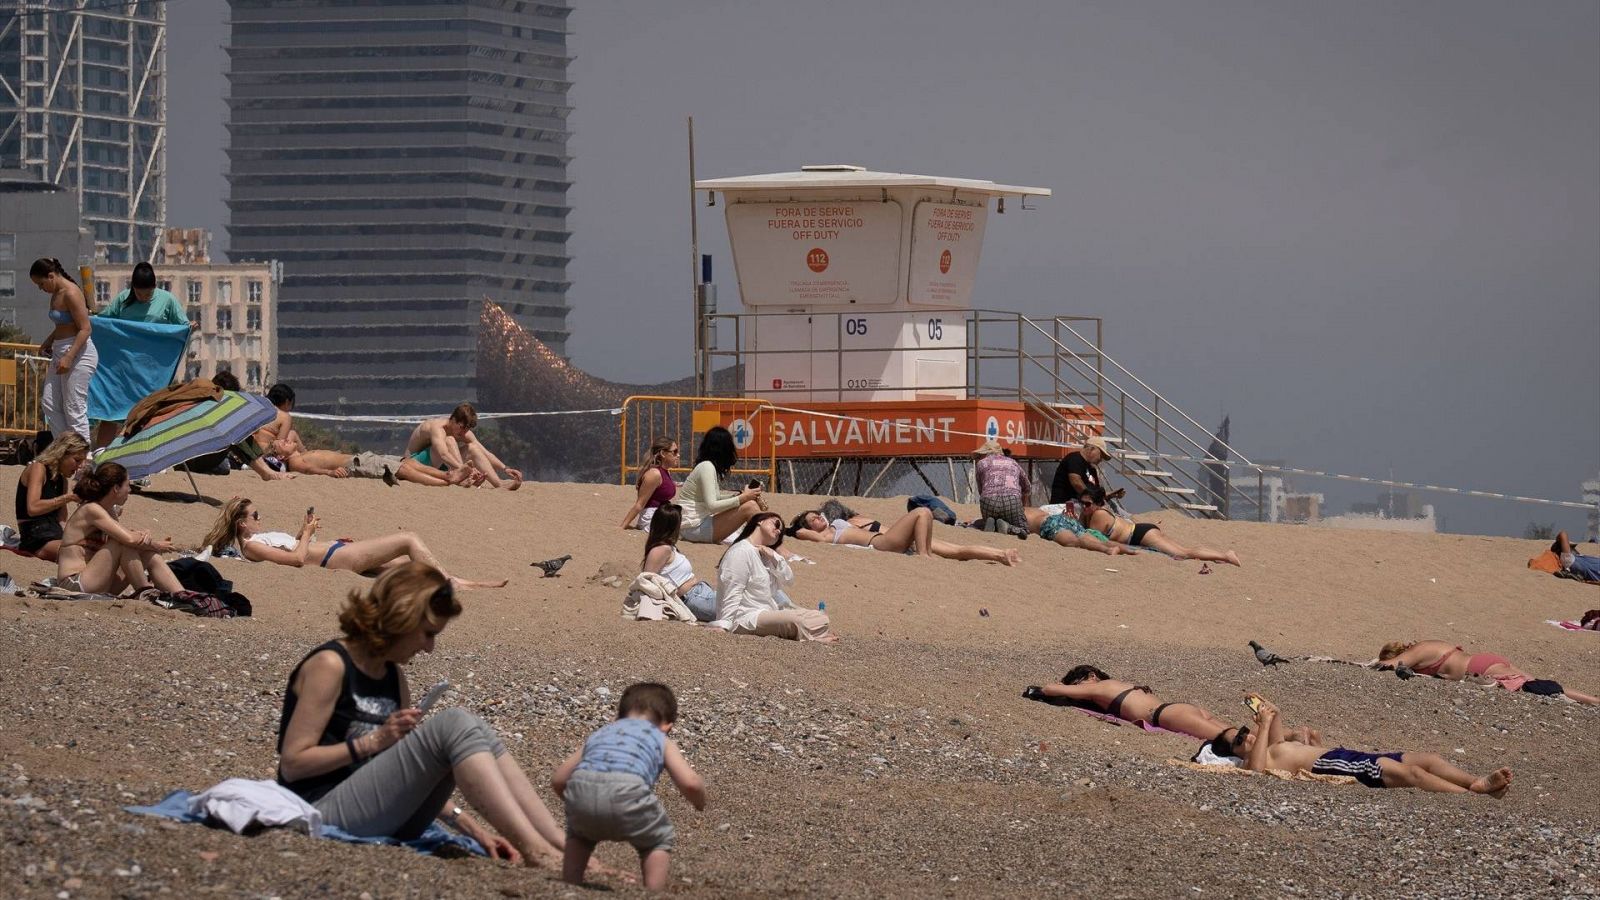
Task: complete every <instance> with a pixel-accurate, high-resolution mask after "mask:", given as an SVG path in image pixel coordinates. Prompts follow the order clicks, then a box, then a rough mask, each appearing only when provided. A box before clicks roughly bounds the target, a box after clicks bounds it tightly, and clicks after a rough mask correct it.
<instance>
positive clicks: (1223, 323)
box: [168, 0, 1600, 533]
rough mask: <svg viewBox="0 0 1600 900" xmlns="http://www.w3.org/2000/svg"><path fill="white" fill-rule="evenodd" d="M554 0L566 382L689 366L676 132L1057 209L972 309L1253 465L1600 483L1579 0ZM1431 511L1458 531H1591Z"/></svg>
mask: <svg viewBox="0 0 1600 900" xmlns="http://www.w3.org/2000/svg"><path fill="white" fill-rule="evenodd" d="M576 6H577V11H576V12H575V13H574V14H573V16H572V19H571V24H572V30H573V36H572V38H571V41H570V49H571V52H572V53H573V54H574V55H575V56H576V57H577V61H576V63H574V65H573V66H572V69H571V75H572V78H573V80H574V82H575V86H574V88H573V91H572V96H571V101H572V103H573V105H575V106H576V111H575V112H574V113H573V115H572V118H571V120H570V123H569V124H570V126H571V128H572V129H573V131H574V132H575V136H574V138H573V140H572V143H571V150H572V153H573V155H574V156H575V157H576V161H575V163H574V164H573V167H572V175H573V176H574V178H575V180H576V186H575V187H574V189H573V190H572V193H571V203H572V205H573V207H574V208H575V212H574V214H573V216H572V219H571V224H572V227H573V229H574V237H573V240H572V242H571V244H570V249H571V251H572V254H573V256H574V257H575V259H574V262H573V263H572V266H571V269H570V275H571V278H572V280H573V281H574V287H573V289H572V292H571V294H570V295H569V297H570V301H571V303H572V306H573V313H572V317H571V319H570V322H571V327H572V330H573V337H572V340H571V342H570V344H569V346H568V349H569V351H570V353H571V354H572V357H573V359H574V361H575V362H576V363H577V364H578V365H579V366H580V367H582V368H584V369H586V370H588V371H590V372H593V373H595V374H597V375H601V376H604V377H607V378H613V379H617V380H623V381H658V380H664V379H667V378H671V377H678V376H681V375H684V374H687V373H688V372H689V370H690V349H689V348H690V324H689V300H688V279H689V271H690V259H689V228H688V202H689V201H688V188H687V184H686V179H687V172H686V162H685V160H686V150H685V140H684V117H685V116H688V115H693V116H694V117H695V123H696V132H697V133H696V138H697V144H698V156H699V160H698V165H699V174H700V177H702V178H706V177H722V176H728V175H740V174H752V173H758V172H775V171H784V170H791V169H795V168H798V167H799V166H801V165H804V164H809V163H822V162H846V163H854V164H859V165H864V166H866V167H868V168H872V169H881V170H889V171H902V172H921V173H926V174H939V175H952V176H961V177H973V178H988V179H993V180H996V181H1003V182H1009V183H1014V184H1029V185H1038V186H1042V187H1049V188H1052V189H1053V190H1054V191H1055V196H1054V197H1053V198H1051V199H1048V200H1043V201H1040V202H1039V203H1038V204H1037V205H1038V207H1039V208H1038V210H1037V211H1030V212H1020V213H1014V212H1013V211H1009V210H1008V212H1007V214H1006V215H1005V216H1001V217H993V218H991V220H990V223H989V227H988V236H987V241H986V245H985V248H984V254H983V262H982V268H981V271H980V272H979V275H978V284H977V289H976V291H975V295H974V299H975V302H977V303H979V304H980V305H983V306H985V307H993V308H1004V309H1015V310H1018V311H1022V312H1025V313H1031V314H1041V315H1055V314H1088V315H1099V316H1102V317H1104V319H1105V327H1106V350H1107V352H1108V353H1109V354H1111V355H1112V356H1114V357H1116V358H1117V359H1118V360H1120V361H1121V362H1122V363H1123V364H1124V365H1127V366H1128V367H1129V368H1130V369H1132V370H1133V371H1135V372H1137V373H1139V374H1140V376H1141V377H1143V378H1144V379H1145V380H1146V381H1148V382H1149V383H1150V384H1152V385H1154V386H1155V387H1157V388H1158V389H1159V390H1161V391H1162V392H1163V393H1164V394H1165V395H1166V396H1168V397H1169V398H1170V399H1171V400H1173V401H1174V402H1176V403H1178V404H1179V405H1180V406H1182V407H1183V408H1184V409H1185V410H1187V411H1188V412H1190V413H1191V414H1192V415H1194V416H1195V417H1196V418H1198V419H1200V420H1201V421H1203V422H1206V423H1208V424H1210V423H1211V422H1213V421H1215V420H1217V419H1220V418H1221V415H1222V413H1223V412H1227V413H1229V414H1231V415H1232V417H1233V426H1234V432H1233V435H1234V443H1235V445H1236V446H1238V447H1239V448H1240V449H1242V450H1243V451H1244V452H1245V453H1247V454H1249V455H1251V456H1253V457H1256V458H1268V457H1279V458H1285V459H1287V460H1288V461H1289V464H1291V465H1295V466H1303V467H1306V468H1315V469H1329V470H1335V471H1342V472H1352V473H1357V474H1368V475H1387V474H1388V473H1389V472H1390V471H1392V472H1393V473H1394V475H1395V477H1397V478H1399V479H1401V480H1409V481H1419V482H1430V483H1436V484H1447V485H1455V486H1460V487H1469V488H1481V489H1489V490H1498V491H1507V492H1513V493H1524V494H1531V495H1535V496H1543V497H1550V498H1555V499H1569V500H1575V499H1577V493H1578V483H1579V482H1580V481H1581V480H1582V479H1584V478H1593V477H1595V476H1596V474H1597V472H1600V4H1596V3H1595V2H1593V0H1576V2H1561V0H1540V2H1538V3H1533V4H1520V3H1511V2H1496V3H1476V2H1464V0H1448V2H1405V3H1394V2H1392V0H1385V2H1349V0H1344V2H1339V3H1309V2H1302V3H1284V2H1275V0H1274V2H1216V0H1211V2H1159V3H1158V2H1118V3H1067V2H1034V3H1012V2H989V3H982V4H975V3H971V2H969V0H964V2H934V0H923V2H910V0H903V2H898V3H861V2H828V0H811V2H807V3H798V4H797V3H793V2H758V0H731V2H688V0H673V2H670V3H667V2H626V3H624V2H598V0H587V2H585V0H578V2H577V4H576ZM224 13H225V9H224V6H223V4H222V3H218V2H212V0H172V2H171V3H170V6H169V13H168V15H169V29H170V35H169V40H170V45H171V46H172V47H173V48H174V50H173V52H172V53H171V55H170V61H169V69H170V76H171V81H170V85H171V86H170V92H169V94H170V100H169V128H170V134H171V146H172V149H171V151H170V156H169V161H168V165H169V173H170V175H169V178H170V186H169V198H170V199H169V203H170V213H169V218H170V220H171V221H172V223H173V224H175V225H180V224H181V225H189V224H198V225H203V226H206V227H209V228H211V229H212V230H213V231H214V232H216V233H217V236H218V239H219V240H223V239H224V238H223V232H222V223H223V221H224V218H225V216H226V210H225V207H224V206H223V204H222V199H223V196H224V194H225V184H224V182H223V180H222V178H221V172H222V170H223V168H224V166H225V158H224V157H223V155H222V152H221V148H222V144H223V142H224V141H225V132H224V130H223V128H222V124H223V123H222V120H223V117H224V115H225V111H224V109H223V106H222V103H221V96H222V91H223V89H224V85H225V82H223V81H222V79H221V77H220V75H221V70H222V67H223V66H224V65H225V59H226V58H225V55H224V54H223V53H221V52H220V49H219V47H218V45H219V44H221V43H222V42H223V41H224V40H225V39H226V31H225V26H224V25H223V24H222V20H223V18H224ZM702 212H703V213H710V215H702V217H701V240H702V249H705V250H707V251H708V252H712V253H714V254H716V256H717V264H718V280H719V282H720V283H721V289H722V298H723V306H724V308H729V307H731V306H732V305H733V303H734V301H735V298H736V296H737V287H736V285H735V284H734V282H733V278H732V265H731V262H732V261H731V259H730V258H729V256H728V254H727V245H726V235H725V231H724V226H723V221H722V216H721V207H720V206H719V207H718V208H717V209H715V210H702ZM1297 486H1299V487H1301V488H1302V489H1310V490H1323V491H1325V492H1327V493H1328V494H1329V495H1330V499H1331V500H1336V501H1337V503H1336V504H1335V505H1336V508H1339V509H1342V508H1343V506H1344V504H1345V503H1346V502H1348V501H1349V500H1352V499H1371V498H1372V496H1373V494H1374V493H1375V491H1373V490H1371V489H1366V488H1358V489H1351V488H1347V487H1342V486H1339V485H1336V484H1331V483H1327V482H1312V481H1309V480H1300V481H1299V482H1298V484H1297ZM1433 502H1434V503H1435V504H1436V505H1437V506H1438V507H1439V509H1440V511H1441V512H1442V513H1443V514H1444V515H1445V516H1446V518H1447V519H1448V524H1449V525H1450V527H1451V529H1452V530H1464V531H1486V532H1501V533H1507V532H1511V533H1515V532H1520V531H1521V530H1522V527H1523V525H1524V524H1525V523H1527V522H1528V521H1530V520H1538V521H1541V522H1545V521H1555V522H1558V523H1559V524H1560V525H1562V526H1563V527H1567V528H1569V529H1574V530H1576V529H1579V528H1581V527H1582V525H1581V523H1582V513H1581V512H1576V511H1566V510H1554V509H1549V508H1538V507H1530V506H1522V505H1513V504H1504V503H1490V502H1487V501H1472V500H1466V499H1462V498H1452V497H1436V498H1435V499H1434V500H1433Z"/></svg>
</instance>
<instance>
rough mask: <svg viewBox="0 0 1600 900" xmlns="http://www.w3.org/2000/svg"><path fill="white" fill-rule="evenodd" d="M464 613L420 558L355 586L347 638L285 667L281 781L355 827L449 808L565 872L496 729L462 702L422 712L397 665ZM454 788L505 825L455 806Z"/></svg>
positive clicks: (517, 857) (399, 831) (411, 820)
mask: <svg viewBox="0 0 1600 900" xmlns="http://www.w3.org/2000/svg"><path fill="white" fill-rule="evenodd" d="M460 614H461V604H460V602H459V601H458V600H457V599H456V597H455V594H454V592H453V591H452V588H451V580H450V579H449V578H448V577H447V576H446V575H445V574H444V573H443V572H440V571H439V570H438V569H435V568H433V567H432V566H429V565H426V564H424V563H421V562H416V561H413V562H406V563H401V564H399V565H395V566H392V567H390V568H389V569H388V570H387V571H385V572H384V573H383V574H382V575H379V576H378V579H377V581H375V582H373V583H372V584H371V585H369V586H368V587H367V588H366V589H365V590H361V591H352V592H351V593H350V596H349V597H348V598H347V599H346V600H345V604H344V608H343V609H342V610H340V612H339V630H340V631H342V632H343V633H344V634H343V637H340V638H336V639H334V640H331V641H328V642H327V643H324V644H322V645H320V646H318V647H317V648H316V649H314V650H312V651H311V652H310V653H309V654H307V655H306V656H305V658H304V659H302V660H301V661H300V663H299V664H298V665H296V666H295V667H294V670H293V671H292V672H290V673H289V687H288V690H287V691H285V692H284V696H283V715H282V718H280V719H279V722H278V783H279V784H282V785H283V786H285V787H287V788H289V789H290V790H292V791H294V792H295V793H296V794H299V795H300V796H301V797H302V798H304V799H305V801H306V802H307V803H310V804H312V805H313V806H315V807H316V808H317V811H318V812H320V813H322V818H323V821H325V822H327V823H328V824H330V825H336V826H338V827H339V828H342V829H344V830H345V831H348V832H350V833H352V834H356V835H360V836H362V837H393V838H398V839H400V840H408V839H411V838H415V837H417V836H419V835H421V834H422V832H423V831H425V830H427V828H428V826H429V825H431V824H433V822H434V820H435V819H441V818H442V819H444V820H445V821H447V822H450V824H452V825H454V826H455V827H456V828H457V829H459V830H460V831H461V832H462V833H463V834H465V835H467V836H468V837H471V838H474V839H476V840H477V841H478V842H479V843H480V844H482V845H483V846H484V848H485V849H486V850H488V851H489V854H490V856H492V857H497V858H503V859H510V860H511V861H513V862H518V861H521V862H525V863H526V864H527V865H529V866H540V865H547V866H549V867H550V868H552V869H555V870H558V871H559V870H560V868H561V851H562V848H563V846H564V845H565V844H566V838H565V836H564V835H563V834H562V831H561V828H560V827H559V826H558V825H556V821H555V818H554V817H553V816H551V815H550V811H549V809H547V808H546V807H545V805H544V801H542V800H540V799H539V794H538V792H537V791H536V790H534V787H533V785H532V784H530V783H529V781H528V777H527V775H525V774H524V773H523V771H522V769H521V768H520V767H519V766H518V765H517V763H516V760H514V759H513V758H512V757H511V754H510V753H508V752H506V746H505V743H504V742H503V741H502V740H501V739H500V737H499V736H498V735H496V734H495V733H494V730H493V729H491V728H490V727H489V726H488V725H487V724H485V723H484V721H483V720H482V719H480V718H478V717H477V716H475V715H473V714H472V713H470V712H467V711H466V710H465V709H463V708H461V707H451V708H449V709H441V710H439V711H437V712H435V713H433V714H432V715H429V716H427V718H423V716H424V713H423V711H422V710H419V709H417V708H416V707H415V706H413V705H412V699H413V698H412V694H411V688H410V685H409V684H407V682H406V676H405V673H404V672H403V671H401V668H400V667H401V666H403V665H405V664H406V663H408V662H410V661H411V659H412V657H414V656H416V655H417V653H419V652H422V653H432V652H433V647H434V640H435V639H436V638H437V637H438V636H439V633H440V632H442V631H444V629H445V626H447V625H448V624H449V623H450V621H451V620H452V619H454V618H455V617H456V616H458V615H460ZM457 787H459V788H460V789H461V793H462V795H463V796H465V797H466V799H467V802H468V803H469V804H471V805H472V807H473V808H474V809H476V810H477V811H478V812H479V813H480V814H482V815H483V817H484V818H486V819H488V820H489V823H490V824H491V825H493V826H494V828H495V831H498V832H499V834H496V833H495V831H490V830H489V829H488V828H486V827H484V826H483V825H481V824H479V823H478V822H477V821H476V820H475V819H473V818H472V817H471V816H468V815H465V814H463V813H461V811H460V810H459V809H455V810H453V811H452V809H451V807H450V803H449V801H450V795H451V794H452V793H453V792H454V791H455V789H456V788H457ZM502 835H503V836H502Z"/></svg>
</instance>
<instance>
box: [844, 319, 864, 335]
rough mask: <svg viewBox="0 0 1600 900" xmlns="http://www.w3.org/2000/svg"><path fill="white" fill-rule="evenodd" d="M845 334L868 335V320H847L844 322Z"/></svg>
mask: <svg viewBox="0 0 1600 900" xmlns="http://www.w3.org/2000/svg"><path fill="white" fill-rule="evenodd" d="M844 333H845V334H866V333H867V320H866V319H845V320H844Z"/></svg>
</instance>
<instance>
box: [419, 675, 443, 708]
mask: <svg viewBox="0 0 1600 900" xmlns="http://www.w3.org/2000/svg"><path fill="white" fill-rule="evenodd" d="M448 690H450V679H448V678H441V679H439V683H438V684H436V685H434V686H433V687H431V688H428V692H427V693H426V694H423V695H422V699H421V700H419V701H417V709H418V710H420V711H421V712H427V711H428V708H429V707H431V706H433V705H434V704H435V703H438V702H439V698H440V697H443V696H444V692H445V691H448Z"/></svg>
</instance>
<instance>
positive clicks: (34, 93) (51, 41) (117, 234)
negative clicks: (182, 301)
mask: <svg viewBox="0 0 1600 900" xmlns="http://www.w3.org/2000/svg"><path fill="white" fill-rule="evenodd" d="M166 42H167V27H166V4H165V2H163V0H120V2H117V0H0V169H22V170H25V171H28V172H32V173H34V174H36V175H38V176H39V177H41V178H43V179H44V180H46V181H48V182H50V183H53V184H58V185H60V186H62V187H63V188H66V189H67V190H70V191H73V192H74V193H75V194H76V195H77V197H78V209H79V212H80V215H81V216H82V221H83V223H84V224H85V225H86V226H88V227H89V228H91V229H92V230H93V231H94V239H95V243H96V244H97V245H100V246H101V247H103V249H104V253H105V259H106V260H107V261H109V262H129V263H131V262H137V261H140V260H150V259H152V258H153V256H154V254H155V252H156V250H157V249H158V247H159V245H160V231H161V229H162V228H163V227H164V225H165V223H166V217H167V198H166V137H167V127H166V123H167V97H166Z"/></svg>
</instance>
